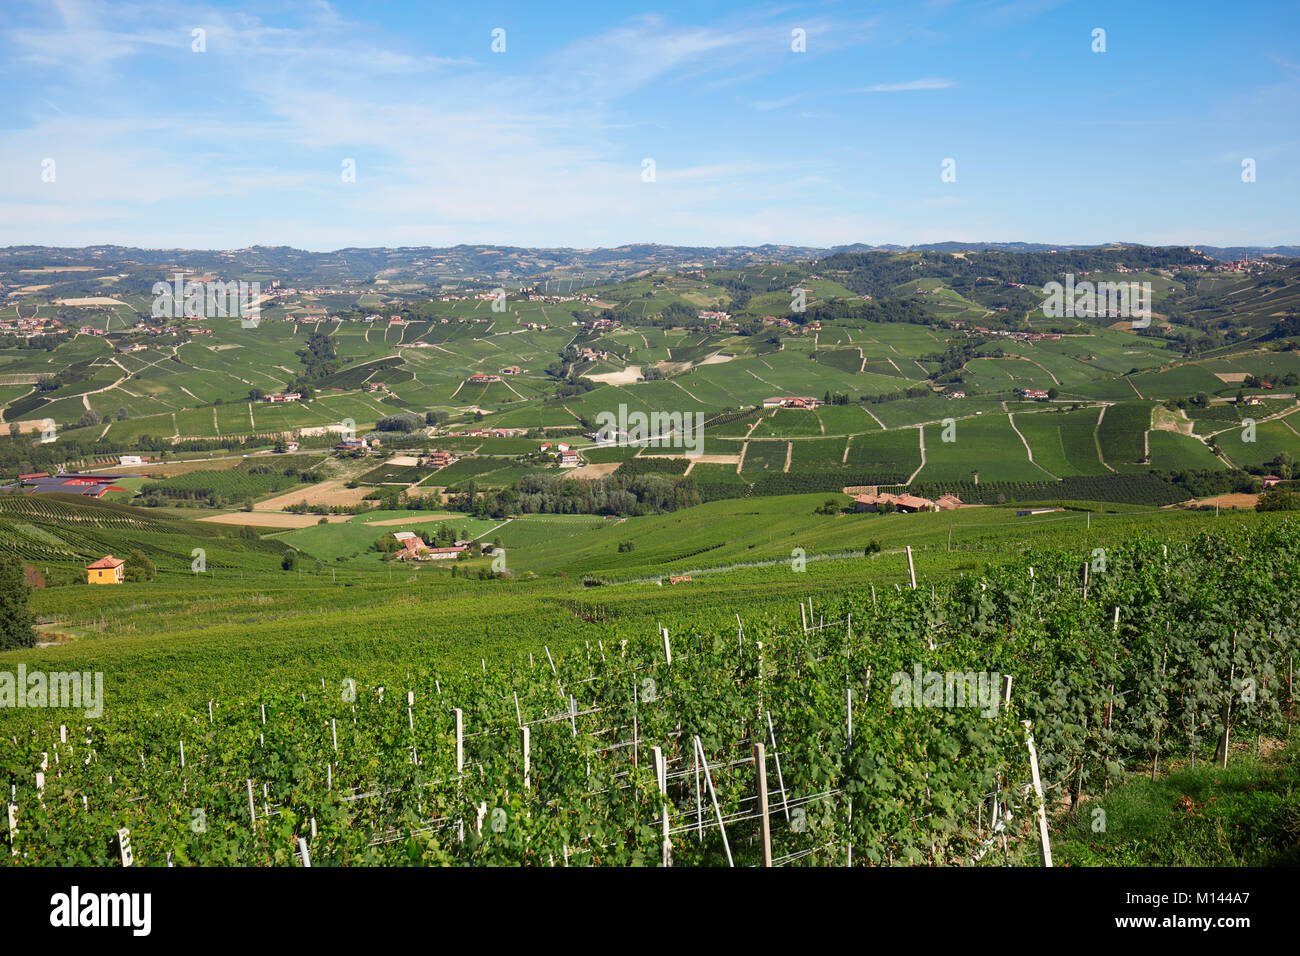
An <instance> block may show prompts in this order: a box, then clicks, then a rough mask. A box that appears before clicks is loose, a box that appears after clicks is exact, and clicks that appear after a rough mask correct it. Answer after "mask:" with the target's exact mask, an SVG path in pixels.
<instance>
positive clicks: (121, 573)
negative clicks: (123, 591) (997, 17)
mask: <svg viewBox="0 0 1300 956" xmlns="http://www.w3.org/2000/svg"><path fill="white" fill-rule="evenodd" d="M125 578H126V562H125V561H123V560H122V559H121V558H115V557H113V556H112V555H111V554H110V555H108V556H107V557H103V558H100V559H99V560H98V561H96V562H94V563H93V564H88V565H86V583H87V584H121V583H122V581H123V580H125Z"/></svg>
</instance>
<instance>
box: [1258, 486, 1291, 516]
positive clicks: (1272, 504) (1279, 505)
mask: <svg viewBox="0 0 1300 956" xmlns="http://www.w3.org/2000/svg"><path fill="white" fill-rule="evenodd" d="M1255 510H1256V511H1300V495H1297V494H1296V493H1295V492H1294V491H1286V490H1285V489H1282V488H1273V489H1270V490H1269V491H1266V492H1264V493H1263V494H1262V495H1260V496H1259V500H1258V501H1257V502H1255Z"/></svg>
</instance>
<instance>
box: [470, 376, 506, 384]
mask: <svg viewBox="0 0 1300 956" xmlns="http://www.w3.org/2000/svg"><path fill="white" fill-rule="evenodd" d="M465 381H467V382H469V383H470V384H471V385H486V384H488V383H489V382H499V381H501V376H500V375H478V374H476V375H471V376H470V377H469V378H467V379H465Z"/></svg>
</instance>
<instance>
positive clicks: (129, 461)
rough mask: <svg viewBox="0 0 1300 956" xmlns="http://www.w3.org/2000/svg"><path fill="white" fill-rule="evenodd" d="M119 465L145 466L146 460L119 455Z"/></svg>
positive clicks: (137, 456) (135, 456)
mask: <svg viewBox="0 0 1300 956" xmlns="http://www.w3.org/2000/svg"><path fill="white" fill-rule="evenodd" d="M117 463H118V464H119V465H123V466H125V465H143V464H144V459H143V458H141V457H140V456H139V455H119V456H118V459H117Z"/></svg>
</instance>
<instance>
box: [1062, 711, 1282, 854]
mask: <svg viewBox="0 0 1300 956" xmlns="http://www.w3.org/2000/svg"><path fill="white" fill-rule="evenodd" d="M1298 745H1300V740H1297V739H1296V738H1295V737H1294V736H1293V738H1292V740H1291V742H1290V746H1289V747H1288V748H1287V749H1286V750H1285V751H1283V752H1281V753H1279V754H1276V755H1274V756H1272V757H1271V758H1267V759H1266V758H1261V757H1259V756H1257V755H1254V754H1250V753H1245V754H1241V753H1238V754H1234V755H1233V756H1232V757H1231V758H1230V759H1229V763H1228V766H1227V768H1226V769H1224V768H1222V767H1218V766H1214V765H1211V764H1208V763H1207V762H1206V761H1207V759H1208V757H1209V756H1210V755H1209V753H1208V752H1206V753H1203V754H1202V755H1201V759H1200V760H1198V761H1197V765H1196V767H1195V768H1191V767H1189V766H1187V765H1186V764H1183V765H1181V766H1179V767H1178V768H1177V769H1175V770H1174V771H1173V772H1172V773H1169V774H1168V776H1161V777H1158V778H1157V779H1156V780H1154V781H1152V780H1150V779H1149V778H1146V777H1142V776H1135V777H1133V778H1130V779H1129V780H1127V781H1126V782H1124V783H1123V784H1121V785H1119V786H1117V787H1116V788H1115V789H1113V790H1111V791H1110V793H1108V794H1106V796H1104V797H1103V798H1102V799H1101V800H1099V801H1095V802H1094V801H1088V802H1085V803H1083V804H1082V805H1081V806H1080V811H1079V812H1078V813H1076V814H1073V815H1070V816H1068V817H1066V818H1065V820H1064V821H1063V822H1061V823H1058V824H1057V832H1056V833H1055V835H1054V837H1053V840H1052V855H1053V862H1055V863H1056V864H1057V865H1058V866H1061V865H1065V866H1296V865H1300V746H1298ZM1098 810H1101V811H1102V812H1103V813H1104V818H1103V817H1102V816H1101V815H1099V814H1098V813H1097V811H1098ZM1103 819H1104V825H1105V829H1104V830H1098V829H1097V826H1098V825H1099V824H1100V822H1101V821H1102V820H1103Z"/></svg>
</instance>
